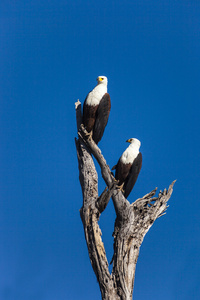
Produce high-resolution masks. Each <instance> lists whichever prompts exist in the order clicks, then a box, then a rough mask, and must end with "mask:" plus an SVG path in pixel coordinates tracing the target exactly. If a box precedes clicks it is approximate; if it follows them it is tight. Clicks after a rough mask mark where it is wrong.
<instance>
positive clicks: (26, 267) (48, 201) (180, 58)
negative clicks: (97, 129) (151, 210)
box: [0, 0, 200, 300]
mask: <svg viewBox="0 0 200 300" xmlns="http://www.w3.org/2000/svg"><path fill="white" fill-rule="evenodd" d="M199 53H200V1H191V0H187V1H186V0H161V1H153V0H140V1H135V0H129V1H128V0H123V1H119V0H115V1H104V0H103V1H100V2H99V1H91V0H90V1H87V0H85V1H80V0H74V1H67V0H61V1H56V0H49V1H44V0H35V1H26V0H19V1H7V0H2V1H1V2H0V81H1V84H0V140H1V147H0V157H1V159H0V300H57V299H59V300H79V299H83V300H84V299H87V300H88V299H92V300H93V299H97V300H100V299H101V296H100V291H99V287H98V284H97V280H96V277H95V275H94V273H93V270H92V267H91V265H90V261H89V257H88V252H87V247H86V243H85V239H84V233H83V227H82V223H81V219H80V216H79V209H80V207H81V205H82V193H81V188H80V185H79V179H78V164H77V158H76V149H75V143H74V137H75V136H77V132H76V121H75V109H74V103H75V101H76V100H77V99H80V101H81V102H82V103H83V101H84V99H85V97H86V95H87V93H88V92H89V91H90V90H91V89H93V87H94V86H95V85H96V78H97V76H98V75H106V76H107V77H108V92H109V93H110V96H111V102H112V108H111V113H110V118H109V122H108V125H107V128H106V130H105V133H104V136H103V139H102V141H101V142H100V143H99V147H100V148H101V150H102V153H103V154H104V156H105V158H106V160H107V163H108V164H109V165H110V167H112V166H113V165H114V164H116V162H117V160H118V158H119V157H120V155H121V154H122V152H123V151H124V150H125V148H126V147H127V143H125V141H126V140H127V139H128V138H132V137H136V138H138V139H139V140H140V141H141V152H142V154H143V166H142V170H141V173H140V175H139V178H138V181H137V183H136V185H135V187H134V190H133V191H132V193H131V194H130V196H129V200H130V202H133V201H134V200H136V199H137V198H139V197H141V196H143V195H144V194H146V193H148V192H150V191H151V190H153V189H154V188H155V187H158V190H160V189H162V190H163V189H164V188H167V187H168V186H169V184H170V183H171V182H172V181H173V180H174V179H177V182H176V184H175V186H174V192H173V195H172V198H171V199H170V201H169V205H170V206H169V208H168V211H167V214H166V215H165V216H164V217H162V218H160V219H159V220H157V221H156V222H155V223H154V225H153V227H152V228H151V229H150V231H149V232H148V233H147V235H146V237H145V239H144V242H143V244H142V247H141V250H140V255H139V259H138V264H137V269H136V280H135V288H134V300H146V299H148V300H160V299H162V300H169V299H170V300H177V299H178V300H190V299H192V300H196V299H200V285H199V278H200V220H199V213H200V209H199V208H200V206H199V202H200V199H199V179H200V178H199V167H200V154H199V148H200V140H199V129H200V128H199V127H200V126H199V108H200V104H199V101H200V89H199V86H200V55H199ZM98 170H99V168H98ZM104 187H105V184H104V182H103V181H102V180H100V183H99V192H101V191H102V190H103V189H104ZM114 220H115V212H114V209H113V205H112V202H111V201H110V203H109V205H108V207H107V209H106V211H105V212H104V213H103V215H102V216H101V219H100V226H101V228H102V232H103V236H102V238H103V241H104V243H105V248H106V252H107V256H108V260H109V261H110V260H111V258H112V249H113V238H112V232H113V229H114Z"/></svg>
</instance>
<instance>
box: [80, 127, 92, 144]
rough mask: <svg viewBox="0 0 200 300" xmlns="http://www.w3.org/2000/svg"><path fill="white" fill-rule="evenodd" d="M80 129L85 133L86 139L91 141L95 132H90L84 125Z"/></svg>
mask: <svg viewBox="0 0 200 300" xmlns="http://www.w3.org/2000/svg"><path fill="white" fill-rule="evenodd" d="M80 129H81V131H82V132H83V134H84V136H85V138H86V139H89V140H90V141H91V139H92V133H93V131H92V130H91V131H90V132H88V131H87V130H86V128H85V127H84V125H83V124H81V126H80Z"/></svg>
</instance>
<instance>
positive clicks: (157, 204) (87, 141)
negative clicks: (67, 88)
mask: <svg viewBox="0 0 200 300" xmlns="http://www.w3.org/2000/svg"><path fill="white" fill-rule="evenodd" d="M75 106H76V120H77V129H78V136H79V138H78V139H75V142H76V149H77V157H78V164H79V180H80V184H81V188H82V194H83V206H82V208H81V209H80V215H81V220H82V223H83V227H84V232H85V239H86V243H87V247H88V252H89V257H90V261H91V264H92V267H93V270H94V272H95V274H96V277H97V280H98V283H99V287H100V291H101V295H102V299H103V300H119V299H122V300H129V299H132V295H133V286H134V279H135V269H136V264H137V259H138V256H139V250H140V246H141V244H142V242H143V239H144V236H145V235H146V233H147V232H148V230H149V229H150V227H151V226H152V225H153V223H154V222H155V220H156V219H157V218H159V217H161V216H162V215H164V214H165V211H166V209H167V207H168V206H167V202H168V200H169V198H170V197H171V194H172V191H173V185H174V183H175V181H173V182H172V183H171V185H170V186H169V188H168V190H166V189H165V190H164V191H163V192H162V191H160V193H159V195H158V197H155V193H156V190H157V189H155V190H153V191H152V192H150V193H149V194H147V195H145V196H143V197H142V198H139V199H137V200H136V201H135V202H133V203H132V204H130V202H129V201H128V200H127V199H126V198H125V197H124V196H123V194H122V192H121V191H119V190H118V189H117V182H116V180H115V178H114V177H113V174H112V172H111V170H110V168H109V166H108V165H107V163H106V160H105V158H104V157H103V155H102V153H101V150H100V149H99V147H98V146H97V145H96V144H95V143H94V141H93V140H92V139H91V138H90V137H89V136H88V134H87V131H86V130H85V128H84V127H83V125H81V122H82V115H81V103H80V102H79V101H78V102H76V103H75ZM92 155H93V156H94V158H95V159H96V160H97V162H98V164H99V166H100V168H101V175H102V178H103V179H104V181H105V183H106V186H107V187H106V188H105V190H104V191H103V193H102V194H101V195H100V196H98V175H97V171H96V168H95V165H94V161H93V157H92ZM111 197H112V201H113V204H114V207H115V211H116V221H115V229H114V233H113V236H114V254H113V259H112V263H113V269H112V273H111V274H110V272H109V268H108V260H107V257H106V252H105V248H104V244H103V242H102V239H101V235H102V234H101V230H100V227H99V225H98V220H99V217H100V214H101V213H102V212H103V211H104V210H105V208H106V206H107V204H108V202H109V200H110V198H111Z"/></svg>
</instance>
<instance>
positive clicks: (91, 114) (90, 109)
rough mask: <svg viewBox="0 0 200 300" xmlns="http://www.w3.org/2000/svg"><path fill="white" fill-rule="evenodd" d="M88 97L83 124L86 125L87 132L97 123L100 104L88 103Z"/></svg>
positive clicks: (84, 105)
mask: <svg viewBox="0 0 200 300" xmlns="http://www.w3.org/2000/svg"><path fill="white" fill-rule="evenodd" d="M88 95H89V94H88ZM87 97H88V96H87ZM87 97H86V99H85V102H84V104H83V125H84V126H85V129H86V130H87V132H90V131H91V130H92V129H93V127H94V124H95V119H96V111H97V108H98V105H96V106H91V105H88V104H86V100H87Z"/></svg>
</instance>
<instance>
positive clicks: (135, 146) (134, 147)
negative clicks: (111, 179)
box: [112, 138, 142, 198]
mask: <svg viewBox="0 0 200 300" xmlns="http://www.w3.org/2000/svg"><path fill="white" fill-rule="evenodd" d="M126 142H128V143H130V145H129V146H128V148H127V149H126V150H125V151H124V152H123V154H122V156H121V157H120V159H119V160H118V163H117V165H115V166H114V167H113V168H112V170H114V169H115V170H116V172H115V179H116V180H118V182H119V183H118V185H119V187H120V190H122V192H123V193H124V197H125V198H127V197H128V195H129V194H130V192H131V191H132V189H133V187H134V185H135V183H136V180H137V178H138V175H139V173H140V170H141V167H142V153H141V152H139V149H140V145H141V143H140V141H139V140H138V139H135V138H131V139H129V140H127V141H126Z"/></svg>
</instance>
